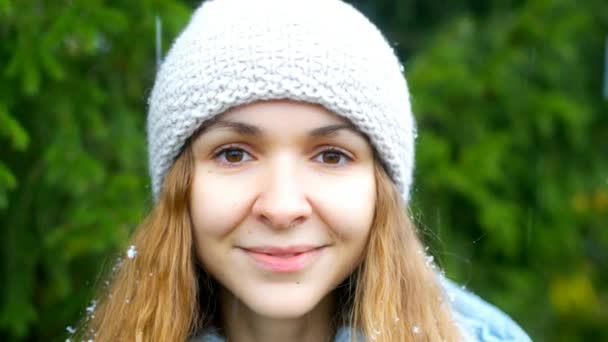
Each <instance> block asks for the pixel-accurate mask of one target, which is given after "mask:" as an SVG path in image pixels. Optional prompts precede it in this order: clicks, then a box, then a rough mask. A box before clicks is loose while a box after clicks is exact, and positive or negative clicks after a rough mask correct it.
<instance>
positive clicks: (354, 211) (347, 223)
mask: <svg viewBox="0 0 608 342" xmlns="http://www.w3.org/2000/svg"><path fill="white" fill-rule="evenodd" d="M311 189H314V190H312V192H311V197H312V198H313V201H314V202H315V203H316V207H317V209H318V214H319V215H320V216H321V218H322V219H323V220H324V221H325V222H326V223H327V224H328V226H329V227H331V228H332V229H333V230H334V232H335V233H336V234H337V235H338V236H339V237H341V238H343V239H347V240H353V242H356V241H357V240H358V241H359V242H361V240H363V241H366V240H367V236H368V234H369V231H370V228H371V224H372V221H373V217H374V212H375V205H376V183H375V179H374V176H373V173H371V172H369V173H363V174H354V175H347V176H343V177H340V178H338V179H334V180H331V179H319V180H317V184H311Z"/></svg>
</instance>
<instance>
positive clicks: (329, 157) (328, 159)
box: [322, 151, 342, 164]
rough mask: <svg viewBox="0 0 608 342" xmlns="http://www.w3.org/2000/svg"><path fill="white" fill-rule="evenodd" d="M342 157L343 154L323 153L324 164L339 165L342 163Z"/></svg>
mask: <svg viewBox="0 0 608 342" xmlns="http://www.w3.org/2000/svg"><path fill="white" fill-rule="evenodd" d="M341 157H342V154H341V153H339V152H333V151H329V152H323V157H322V159H323V162H324V163H326V164H338V163H340V158H341Z"/></svg>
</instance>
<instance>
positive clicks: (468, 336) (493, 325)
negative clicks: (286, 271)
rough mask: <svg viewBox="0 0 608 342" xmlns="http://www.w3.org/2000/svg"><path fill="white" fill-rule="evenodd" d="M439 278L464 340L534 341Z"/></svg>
mask: <svg viewBox="0 0 608 342" xmlns="http://www.w3.org/2000/svg"><path fill="white" fill-rule="evenodd" d="M440 282H441V284H442V286H443V288H444V290H445V292H446V295H447V297H448V299H449V301H450V303H451V307H452V314H453V316H454V319H455V320H456V323H457V324H458V326H459V327H460V330H461V332H462V335H463V337H464V339H465V341H471V342H498V341H517V342H527V341H531V340H530V337H528V335H527V334H526V333H525V332H524V331H523V330H522V329H521V328H520V327H519V326H518V325H517V323H515V322H514V321H513V320H512V319H511V318H510V317H509V316H507V315H506V314H505V313H504V312H502V311H500V310H499V309H498V308H496V307H495V306H493V305H492V304H489V303H487V302H486V301H484V300H483V299H481V298H479V297H478V296H477V295H475V294H473V293H471V292H469V291H467V290H464V289H463V288H461V287H459V286H458V285H456V284H455V283H454V282H452V281H451V280H448V279H445V278H443V277H442V278H441V280H440ZM334 341H335V342H350V341H351V333H350V329H349V328H348V327H341V328H339V329H338V332H337V334H336V338H335V340H334ZM357 341H359V342H365V338H364V337H363V336H362V335H361V334H359V335H358V336H357ZM192 342H224V339H223V338H222V337H220V336H219V335H216V334H213V333H206V334H201V335H199V336H198V337H196V338H195V339H194V340H192Z"/></svg>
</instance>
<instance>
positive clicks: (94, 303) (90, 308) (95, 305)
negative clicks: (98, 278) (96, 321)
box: [87, 300, 97, 313]
mask: <svg viewBox="0 0 608 342" xmlns="http://www.w3.org/2000/svg"><path fill="white" fill-rule="evenodd" d="M96 307H97V301H96V300H92V301H91V305H90V306H88V307H87V312H88V313H93V312H94V311H95V308H96Z"/></svg>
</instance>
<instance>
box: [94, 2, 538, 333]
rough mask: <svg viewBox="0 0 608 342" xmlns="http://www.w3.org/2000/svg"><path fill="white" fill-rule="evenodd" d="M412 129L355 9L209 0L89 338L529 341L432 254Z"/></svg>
mask: <svg viewBox="0 0 608 342" xmlns="http://www.w3.org/2000/svg"><path fill="white" fill-rule="evenodd" d="M414 137H415V124H414V119H413V117H412V113H411V108H410V103H409V94H408V89H407V84H406V81H405V79H404V78H403V74H402V68H401V65H400V63H399V61H398V60H397V58H396V57H395V54H394V52H393V51H392V49H391V47H390V46H389V45H388V44H387V42H386V41H385V39H384V38H383V36H382V34H381V33H380V32H379V31H378V30H377V28H376V27H375V26H374V25H373V24H372V23H370V22H369V21H368V20H367V19H366V18H365V17H364V16H363V15H361V14H360V13H359V12H357V11H356V10H355V9H354V8H352V7H351V6H350V5H347V4H345V3H343V2H341V1H336V0H308V1H284V0H283V1H280V0H259V1H251V0H247V1H246V0H216V1H208V2H206V3H204V4H203V5H202V6H201V7H200V8H199V9H198V10H197V11H196V12H195V13H194V15H193V17H192V19H191V21H190V23H189V24H188V26H187V27H186V29H185V30H184V32H182V33H181V35H180V36H179V37H178V38H177V39H176V41H175V43H174V45H173V46H172V48H171V50H170V52H169V53H168V55H167V58H166V60H165V61H164V62H163V64H162V66H161V68H160V70H159V73H158V75H157V79H156V83H155V85H154V89H153V91H152V94H151V97H150V109H149V113H148V145H149V146H148V147H149V162H150V174H151V177H152V184H153V192H154V195H155V200H156V202H155V206H154V208H153V210H152V212H151V213H150V215H149V216H148V218H147V219H146V220H145V222H143V223H142V224H141V226H140V227H139V228H138V230H137V231H136V233H135V235H134V237H133V239H132V243H131V247H130V249H129V251H128V254H127V258H126V259H125V260H124V261H123V262H122V263H121V265H120V268H119V270H118V271H117V272H116V274H115V275H114V276H113V277H112V279H111V284H110V286H109V287H108V289H107V292H105V293H104V294H102V295H101V298H102V299H101V300H100V303H99V305H98V307H97V309H96V310H91V312H93V311H94V313H92V314H91V315H90V318H89V320H88V321H87V322H86V324H85V326H86V329H84V334H85V335H90V336H91V337H95V338H96V339H97V340H101V341H118V340H120V341H122V340H129V341H131V340H136V341H151V340H154V341H184V340H196V341H237V342H238V341H350V340H360V341H364V340H366V341H372V340H381V341H409V340H422V341H460V340H471V341H474V340H487V341H498V340H501V341H503V340H517V341H522V340H524V341H525V340H528V337H527V336H526V335H525V333H524V332H523V331H521V329H520V328H519V327H518V326H517V325H516V324H515V323H513V322H512V321H511V320H510V319H509V318H508V317H507V316H506V315H504V314H503V313H501V312H500V311H499V310H497V309H496V308H494V307H492V306H491V305H489V304H487V303H485V302H483V301H482V300H481V299H479V298H477V297H475V296H474V295H472V294H470V293H468V292H465V291H463V290H461V289H460V288H458V287H457V286H455V285H453V284H452V283H451V282H449V281H448V280H446V279H443V278H442V277H441V276H440V274H439V272H438V271H437V269H436V267H435V266H434V265H433V263H432V258H431V257H428V256H426V255H425V253H424V248H423V246H422V244H421V242H420V240H419V239H418V237H417V236H416V230H415V227H414V226H413V225H412V223H411V222H410V220H409V218H408V216H407V209H406V208H407V203H408V201H409V189H410V186H411V183H412V171H413V160H414Z"/></svg>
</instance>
